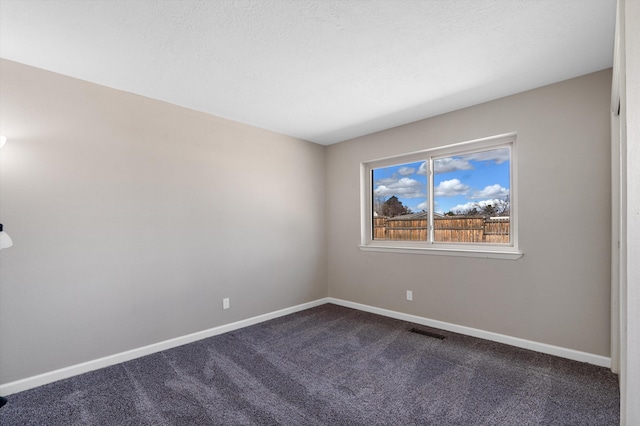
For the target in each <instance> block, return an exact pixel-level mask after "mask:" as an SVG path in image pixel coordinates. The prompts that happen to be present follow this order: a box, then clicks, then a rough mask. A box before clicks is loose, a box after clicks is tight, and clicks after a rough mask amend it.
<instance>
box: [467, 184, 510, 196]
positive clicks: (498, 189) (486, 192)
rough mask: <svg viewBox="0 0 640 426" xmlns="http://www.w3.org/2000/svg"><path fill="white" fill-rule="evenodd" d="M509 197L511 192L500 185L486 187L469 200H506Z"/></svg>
mask: <svg viewBox="0 0 640 426" xmlns="http://www.w3.org/2000/svg"><path fill="white" fill-rule="evenodd" d="M507 196H509V190H508V189H507V188H505V187H503V186H501V185H500V184H497V183H496V184H495V185H489V186H485V187H484V189H483V190H481V191H475V192H474V193H473V194H471V196H470V197H469V198H472V199H478V198H505V197H507Z"/></svg>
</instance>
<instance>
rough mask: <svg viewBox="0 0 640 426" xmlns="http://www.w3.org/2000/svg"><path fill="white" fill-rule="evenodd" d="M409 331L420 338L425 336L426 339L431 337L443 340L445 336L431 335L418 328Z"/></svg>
mask: <svg viewBox="0 0 640 426" xmlns="http://www.w3.org/2000/svg"><path fill="white" fill-rule="evenodd" d="M409 331H410V332H411V333H416V334H420V335H422V336H427V337H433V338H434V339H440V340H444V338H445V337H446V336H443V335H442V334H437V333H432V332H430V331H426V330H420V329H419V328H410V329H409Z"/></svg>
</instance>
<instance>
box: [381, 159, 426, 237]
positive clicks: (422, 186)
mask: <svg viewBox="0 0 640 426" xmlns="http://www.w3.org/2000/svg"><path fill="white" fill-rule="evenodd" d="M371 175H372V176H371V179H372V182H373V185H371V188H372V192H373V193H372V194H371V195H372V198H371V199H372V201H373V202H372V206H373V211H372V221H373V227H372V228H373V229H372V233H373V235H372V238H373V239H374V240H396V241H427V240H428V238H429V217H428V215H427V210H428V202H427V199H428V198H427V164H426V162H424V161H418V162H414V163H406V164H400V165H397V166H390V167H382V168H379V169H373V170H372V173H371Z"/></svg>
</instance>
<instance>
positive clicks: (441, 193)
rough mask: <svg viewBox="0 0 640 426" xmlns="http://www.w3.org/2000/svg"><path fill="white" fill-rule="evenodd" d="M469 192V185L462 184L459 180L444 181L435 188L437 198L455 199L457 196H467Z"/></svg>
mask: <svg viewBox="0 0 640 426" xmlns="http://www.w3.org/2000/svg"><path fill="white" fill-rule="evenodd" d="M467 192H469V185H465V184H463V183H462V182H460V180H459V179H451V180H443V181H442V182H440V184H439V185H438V186H437V187H436V188H435V191H434V195H435V196H436V197H455V196H456V195H465V194H466V193H467Z"/></svg>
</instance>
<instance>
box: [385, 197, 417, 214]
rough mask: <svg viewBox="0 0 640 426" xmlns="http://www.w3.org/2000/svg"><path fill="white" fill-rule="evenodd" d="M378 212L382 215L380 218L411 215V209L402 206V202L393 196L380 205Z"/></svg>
mask: <svg viewBox="0 0 640 426" xmlns="http://www.w3.org/2000/svg"><path fill="white" fill-rule="evenodd" d="M380 212H381V213H382V216H387V217H394V216H400V215H403V214H409V213H411V209H409V208H407V207H406V206H404V205H403V204H402V201H400V200H398V197H396V196H395V195H393V196H391V197H390V198H389V199H388V200H387V201H385V202H384V204H382V208H381V209H380Z"/></svg>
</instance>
